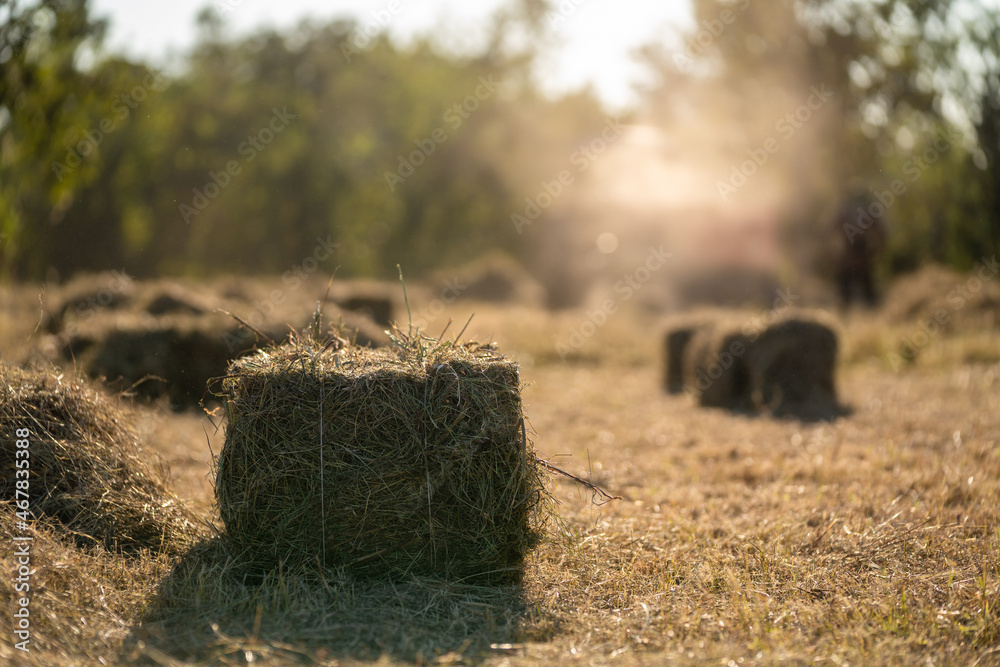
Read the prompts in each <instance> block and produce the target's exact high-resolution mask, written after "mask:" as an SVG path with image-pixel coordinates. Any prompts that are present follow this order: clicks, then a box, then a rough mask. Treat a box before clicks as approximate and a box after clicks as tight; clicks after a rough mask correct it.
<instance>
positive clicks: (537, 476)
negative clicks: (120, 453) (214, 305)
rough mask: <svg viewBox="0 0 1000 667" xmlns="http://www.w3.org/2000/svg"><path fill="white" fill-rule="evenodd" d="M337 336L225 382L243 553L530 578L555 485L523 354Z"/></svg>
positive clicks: (271, 353)
mask: <svg viewBox="0 0 1000 667" xmlns="http://www.w3.org/2000/svg"><path fill="white" fill-rule="evenodd" d="M322 347H323V345H322V344H321V343H317V342H315V341H306V340H300V339H296V340H294V341H293V342H291V343H289V344H286V345H282V346H279V347H276V348H271V349H267V350H263V351H260V352H257V353H256V354H254V355H251V356H248V357H245V358H243V359H240V360H239V361H237V362H235V363H233V364H232V365H231V366H230V369H229V373H228V375H227V376H226V379H225V380H224V381H223V383H222V391H223V394H224V395H225V396H226V399H227V400H226V412H227V416H228V424H227V427H226V441H225V444H224V445H223V449H222V452H221V454H220V456H219V459H218V462H217V476H216V488H215V493H216V499H217V502H218V507H219V512H220V515H221V517H222V520H223V522H224V523H225V526H226V535H227V536H228V539H229V540H230V541H231V543H232V544H233V546H234V547H235V548H236V551H237V552H238V553H241V554H243V555H244V556H245V557H247V558H249V559H251V560H252V561H253V562H255V563H256V564H257V565H258V566H259V567H260V568H263V569H271V568H274V567H276V566H277V565H279V564H282V563H283V564H287V565H294V564H317V563H320V562H321V561H323V559H324V558H325V565H327V566H344V567H348V568H350V569H352V570H356V571H359V572H367V573H370V574H376V575H383V574H400V573H425V574H439V575H444V576H447V577H461V578H465V579H467V580H476V581H480V582H484V583H492V582H509V581H517V580H519V579H520V578H521V576H522V573H523V562H524V558H525V556H526V554H527V553H528V551H529V549H530V548H531V547H532V546H533V545H534V544H535V542H536V540H537V538H538V535H539V520H540V512H539V509H540V507H541V502H542V498H543V493H544V491H543V486H542V479H541V473H540V468H539V464H538V462H537V460H536V458H535V456H534V454H533V452H532V451H531V449H530V443H529V442H527V441H526V439H525V438H524V430H523V420H522V413H521V396H520V379H519V374H518V367H517V365H516V364H515V363H513V362H511V361H509V360H507V359H505V358H504V357H503V356H502V355H500V354H498V353H496V352H494V351H492V350H491V349H489V348H486V347H479V346H476V345H473V344H467V345H458V346H456V345H452V344H437V343H430V342H427V341H422V342H419V343H417V342H412V343H408V344H406V345H405V346H397V347H395V348H392V349H377V350H373V349H366V348H360V347H356V346H348V347H346V348H344V349H341V350H336V351H335V350H326V351H322V352H319V350H320V349H321V348H322ZM314 355H315V356H314ZM321 442H322V450H321V447H320V443H321Z"/></svg>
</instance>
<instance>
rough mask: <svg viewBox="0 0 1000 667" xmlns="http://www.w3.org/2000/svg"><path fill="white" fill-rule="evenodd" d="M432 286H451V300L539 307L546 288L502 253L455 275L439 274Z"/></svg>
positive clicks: (486, 256)
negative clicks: (459, 299) (452, 298)
mask: <svg viewBox="0 0 1000 667" xmlns="http://www.w3.org/2000/svg"><path fill="white" fill-rule="evenodd" d="M431 284H434V285H450V286H451V287H449V288H446V290H448V291H450V296H453V297H461V298H463V299H472V300H475V301H486V302H490V303H517V304H521V305H525V306H541V305H543V304H544V303H545V300H546V296H545V288H544V287H542V285H541V284H540V283H539V282H538V281H537V280H535V279H534V278H533V277H531V275H530V274H529V273H528V272H527V271H526V270H525V269H524V267H522V266H521V265H520V264H519V263H518V262H517V261H516V260H514V259H512V258H511V257H509V256H508V255H506V254H503V253H501V252H492V253H489V254H487V255H485V256H483V257H480V258H479V259H477V260H475V261H473V262H471V263H469V264H466V265H465V266H463V267H461V268H459V269H458V270H457V271H455V272H440V273H438V274H437V275H436V276H434V277H433V278H432V280H431Z"/></svg>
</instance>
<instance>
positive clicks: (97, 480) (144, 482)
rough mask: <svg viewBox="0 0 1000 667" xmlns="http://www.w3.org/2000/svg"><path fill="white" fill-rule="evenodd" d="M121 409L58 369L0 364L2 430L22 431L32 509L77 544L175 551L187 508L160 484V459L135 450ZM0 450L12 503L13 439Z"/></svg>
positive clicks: (3, 487)
mask: <svg viewBox="0 0 1000 667" xmlns="http://www.w3.org/2000/svg"><path fill="white" fill-rule="evenodd" d="M126 419H127V415H126V413H125V412H124V411H123V410H122V409H121V408H120V407H118V406H116V405H115V404H114V403H112V402H111V401H110V400H108V399H107V398H105V397H104V396H103V395H101V394H100V393H98V392H97V391H96V390H95V389H93V388H92V387H90V386H88V385H86V384H83V383H81V382H78V381H76V380H72V379H69V378H67V377H65V376H63V375H58V376H56V375H52V374H49V373H41V372H29V371H25V370H21V369H18V368H11V367H7V366H3V365H0V432H2V433H4V434H10V435H11V436H13V434H14V433H15V432H16V430H17V429H27V431H28V434H29V435H28V438H27V440H28V442H29V446H28V448H27V451H28V452H29V457H28V459H27V460H28V461H29V471H30V475H29V479H28V481H29V488H28V494H29V496H30V509H31V512H32V513H33V514H35V515H37V516H42V515H44V516H47V517H50V518H53V519H55V520H57V521H59V522H60V523H61V524H62V525H63V526H65V528H66V529H67V530H68V531H70V532H71V533H72V534H73V536H74V537H75V538H76V539H77V540H80V541H83V542H86V543H93V542H94V541H96V542H98V543H101V544H103V545H104V546H105V547H106V548H108V549H111V550H123V551H135V550H137V549H151V550H154V551H164V552H167V553H170V554H180V553H182V552H184V551H186V550H187V549H188V548H189V547H190V546H191V544H193V543H194V541H195V539H196V538H197V536H198V532H199V530H198V528H197V523H196V519H195V518H194V515H193V514H191V513H190V512H189V511H188V510H187V509H186V508H185V507H184V505H183V504H182V503H181V502H180V501H179V500H178V499H177V497H176V496H174V495H173V494H172V493H171V492H169V491H168V490H167V489H166V486H165V482H164V480H165V471H164V470H163V468H162V464H160V465H157V463H158V462H157V461H156V460H155V459H151V457H150V455H149V454H147V453H145V452H143V451H142V448H141V446H140V445H139V443H138V441H137V439H136V435H135V433H134V432H133V431H132V430H131V429H130V428H129V426H128V425H127V424H126ZM13 444H14V443H13V442H11V446H9V447H4V448H3V449H2V450H0V471H2V472H0V498H2V499H4V500H11V501H13V500H16V483H17V481H18V478H17V476H16V471H17V465H16V461H18V460H22V459H18V458H17V454H16V453H15V452H17V451H21V450H20V449H17V448H15V447H14V446H13Z"/></svg>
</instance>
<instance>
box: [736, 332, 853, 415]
mask: <svg viewBox="0 0 1000 667" xmlns="http://www.w3.org/2000/svg"><path fill="white" fill-rule="evenodd" d="M746 366H747V372H748V374H749V379H750V386H751V388H752V392H753V396H752V397H753V402H754V405H755V406H756V407H757V408H758V409H761V410H765V411H767V412H770V413H771V414H774V415H777V416H781V415H790V416H795V417H799V418H802V419H829V418H832V417H834V416H836V415H837V414H838V412H839V407H838V403H837V391H836V387H835V383H834V373H835V370H836V366H837V334H836V333H834V330H833V328H832V327H831V326H828V325H827V324H824V323H823V322H822V321H821V320H820V319H818V316H817V315H816V314H810V313H794V314H790V315H788V316H786V317H784V318H782V319H780V320H778V321H777V322H774V323H773V324H771V325H769V326H768V327H767V328H766V329H764V331H763V332H761V334H760V336H759V337H758V338H757V339H756V340H755V341H754V342H753V344H752V345H751V346H750V349H749V351H748V353H747V359H746Z"/></svg>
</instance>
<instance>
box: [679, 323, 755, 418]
mask: <svg viewBox="0 0 1000 667" xmlns="http://www.w3.org/2000/svg"><path fill="white" fill-rule="evenodd" d="M749 346H750V339H749V338H748V337H747V335H746V334H744V333H743V332H742V331H740V329H739V328H738V327H736V326H734V325H731V324H729V323H727V322H716V323H713V324H711V325H708V326H705V327H702V328H700V329H698V330H697V331H695V332H694V334H693V335H692V336H691V339H690V341H689V343H688V344H687V346H686V349H685V353H684V357H683V368H684V390H685V391H688V392H690V393H692V394H693V395H694V396H695V397H696V398H697V399H698V404H699V405H701V406H703V407H720V408H728V409H731V410H742V409H746V408H748V407H751V404H750V387H749V382H748V377H747V369H746V363H745V358H744V357H745V356H746V353H747V349H748V348H749Z"/></svg>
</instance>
